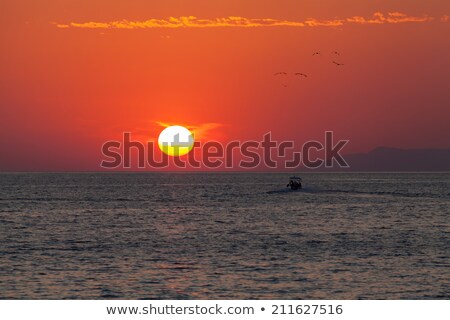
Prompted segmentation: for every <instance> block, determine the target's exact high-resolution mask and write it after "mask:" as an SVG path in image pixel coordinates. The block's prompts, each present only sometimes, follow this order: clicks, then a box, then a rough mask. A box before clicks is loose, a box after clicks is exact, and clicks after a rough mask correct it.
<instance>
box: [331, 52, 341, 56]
mask: <svg viewBox="0 0 450 320" xmlns="http://www.w3.org/2000/svg"><path fill="white" fill-rule="evenodd" d="M332 54H335V55H337V56H340V55H341V54H340V53H339V52H337V51H333V52H332Z"/></svg>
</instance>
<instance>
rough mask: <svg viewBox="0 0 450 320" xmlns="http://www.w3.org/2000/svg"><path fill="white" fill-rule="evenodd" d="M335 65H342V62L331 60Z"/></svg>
mask: <svg viewBox="0 0 450 320" xmlns="http://www.w3.org/2000/svg"><path fill="white" fill-rule="evenodd" d="M332 62H333V63H334V64H335V65H337V66H343V65H344V64H343V63H339V62H336V61H334V60H333V61H332Z"/></svg>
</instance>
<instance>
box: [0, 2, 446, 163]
mask: <svg viewBox="0 0 450 320" xmlns="http://www.w3.org/2000/svg"><path fill="white" fill-rule="evenodd" d="M377 12H380V13H381V14H382V16H380V15H376V16H373V15H374V13H377ZM389 13H391V14H389ZM399 13H402V14H399ZM449 15H450V2H449V1H447V0H441V1H437V0H431V1H407V0H403V1H399V0H398V1H392V0H389V1H385V0H378V1H370V2H368V1H360V0H358V1H356V0H327V1H321V0H318V1H306V0H305V1H301V0H277V1H256V0H252V1H249V0H218V1H200V0H194V1H181V0H164V1H145V0H128V1H111V0H89V1H87V0H78V1H69V0H54V1H51V0H46V1H32V0H28V1H25V0H14V1H13V0H6V1H2V2H1V4H0V18H1V19H0V27H1V29H0V35H1V48H0V49H1V50H0V70H1V72H0V110H1V118H0V150H1V152H0V171H61V170H70V171H79V170H80V171H84V170H97V169H98V166H99V163H100V160H101V159H102V155H101V152H100V147H101V145H102V144H103V143H104V142H105V141H107V140H111V139H116V138H118V137H120V136H121V134H122V132H123V131H130V132H132V133H133V134H134V135H135V136H136V137H137V138H139V139H141V140H145V139H155V138H157V136H158V134H159V132H160V131H161V127H160V126H158V125H157V124H156V122H158V121H159V122H164V123H173V124H180V125H185V126H188V127H189V126H190V127H208V128H209V130H208V132H206V133H205V132H203V138H204V139H215V140H220V141H228V140H235V139H239V140H246V139H261V137H262V135H263V134H264V133H266V132H268V131H272V134H273V136H274V137H275V138H276V139H277V140H283V139H288V140H294V141H296V142H298V143H299V144H302V143H303V142H304V141H306V140H309V139H318V138H322V137H323V133H324V131H325V130H332V131H334V133H335V135H336V137H338V138H344V139H349V140H350V143H349V144H348V146H347V147H346V150H345V151H346V152H347V153H352V152H367V151H370V150H371V149H373V148H375V147H377V146H392V147H399V148H428V147H430V148H431V147H433V148H434V147H439V148H450V130H449V129H448V122H449V119H450V72H449V71H450V42H449V39H450V21H449V18H448V16H449ZM187 16H194V17H197V18H196V19H194V18H191V19H190V20H188V22H187V23H186V22H182V21H183V19H180V17H187ZM170 17H174V18H177V19H178V20H175V19H170ZM228 17H239V19H237V21H238V22H239V23H247V24H249V26H247V27H242V26H236V25H235V24H237V23H238V22H236V18H235V19H234V20H233V19H232V20H233V21H234V22H233V21H231V20H230V19H229V18H228ZM354 17H359V18H354ZM151 19H156V20H151ZM227 19H228V20H227ZM261 19H272V20H261ZM124 20H126V21H127V22H124ZM203 20H207V21H206V22H205V21H203ZM117 21H118V22H120V23H117ZM146 21H147V22H146ZM149 21H150V22H149ZM155 21H156V22H155ZM180 21H181V22H180ZM184 21H186V20H184ZM220 23H222V24H224V25H222V26H218V24H220ZM167 24H169V25H168V26H167ZM180 24H181V25H180ZM278 24H282V25H281V26H280V25H278ZM323 24H325V25H323ZM330 24H334V25H333V26H330ZM174 25H176V26H174ZM92 26H96V27H97V28H90V27H92ZM200 26H201V27H200ZM335 50H336V51H339V52H340V54H341V56H336V55H333V54H331V52H332V51H335ZM315 51H320V52H321V53H322V54H321V55H318V56H312V53H314V52H315ZM332 60H335V61H338V62H340V63H344V64H345V65H344V66H336V65H335V64H333V63H332V62H331V61H332ZM279 71H285V72H289V73H291V74H292V73H294V72H302V73H306V74H308V78H307V79H299V78H298V77H295V76H293V75H289V76H286V77H284V76H274V75H273V74H274V73H276V72H279ZM283 84H285V85H287V87H285V86H283ZM212 123H214V124H217V125H207V124H212Z"/></svg>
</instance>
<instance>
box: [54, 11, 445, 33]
mask: <svg viewBox="0 0 450 320" xmlns="http://www.w3.org/2000/svg"><path fill="white" fill-rule="evenodd" d="M444 17H447V16H444ZM432 20H434V18H433V17H430V16H428V15H423V16H419V17H416V16H410V15H407V14H405V13H402V12H388V13H387V14H383V13H381V12H375V13H374V14H373V15H372V16H371V17H362V16H353V17H348V18H343V19H331V20H321V19H316V18H309V19H306V20H302V21H292V20H280V19H272V18H261V19H253V18H245V17H225V18H214V19H199V18H197V17H194V16H186V17H179V18H175V17H170V18H167V19H148V20H144V21H130V20H120V21H110V22H95V21H89V22H69V23H66V24H62V23H56V24H55V25H56V27H57V28H88V29H151V28H171V29H176V28H217V27H240V28H255V27H281V26H286V27H339V26H343V25H351V24H390V23H391V24H392V23H405V22H415V23H419V22H429V21H432ZM447 20H448V17H447V18H446V19H443V18H441V21H444V22H446V21H447Z"/></svg>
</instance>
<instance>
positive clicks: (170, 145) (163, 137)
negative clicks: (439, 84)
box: [158, 126, 194, 157]
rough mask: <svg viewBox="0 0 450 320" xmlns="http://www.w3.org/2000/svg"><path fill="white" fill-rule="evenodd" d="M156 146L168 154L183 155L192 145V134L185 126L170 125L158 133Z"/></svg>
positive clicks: (173, 155)
mask: <svg viewBox="0 0 450 320" xmlns="http://www.w3.org/2000/svg"><path fill="white" fill-rule="evenodd" d="M158 146H159V149H161V151H162V152H164V153H165V154H167V155H169V156H172V157H178V156H184V155H185V154H188V153H189V152H190V151H191V150H192V147H193V146H194V134H193V133H192V132H191V131H189V130H188V129H186V128H185V127H182V126H170V127H167V128H165V129H164V130H163V131H161V133H160V134H159V138H158Z"/></svg>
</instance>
